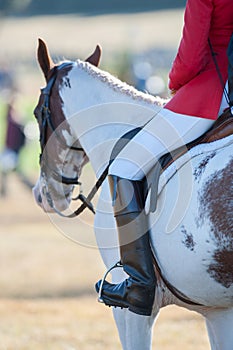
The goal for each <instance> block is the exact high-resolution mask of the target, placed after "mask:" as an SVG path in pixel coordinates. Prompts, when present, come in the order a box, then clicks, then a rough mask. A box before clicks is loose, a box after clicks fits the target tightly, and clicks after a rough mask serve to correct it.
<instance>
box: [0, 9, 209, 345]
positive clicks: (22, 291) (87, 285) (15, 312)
mask: <svg viewBox="0 0 233 350" xmlns="http://www.w3.org/2000/svg"><path fill="white" fill-rule="evenodd" d="M181 25H182V11H180V10H179V11H178V10H176V11H161V12H156V13H147V14H134V15H130V14H129V15H123V16H116V15H110V16H99V17H78V16H59V17H38V18H36V17H35V18H27V19H24V18H18V19H17V18H10V19H7V20H3V21H2V22H1V27H0V45H1V62H5V63H6V62H7V63H8V64H13V66H12V69H14V70H15V72H16V76H17V82H18V84H19V88H20V106H21V108H22V110H21V111H20V112H21V113H22V114H24V113H26V117H27V118H32V116H30V114H31V115H32V110H33V106H34V105H35V103H36V99H37V97H38V92H39V87H40V86H41V85H43V84H44V81H43V77H42V75H41V73H40V72H39V70H38V67H37V65H36V58H35V57H36V45H37V38H38V37H40V36H41V37H43V38H44V39H45V40H47V42H48V44H49V46H50V48H51V52H52V53H53V56H55V57H58V58H62V55H64V56H66V57H80V58H85V57H86V56H87V55H88V54H89V53H90V52H91V51H92V49H93V48H94V46H95V44H96V43H97V42H99V43H100V44H101V45H102V47H103V63H104V64H105V65H107V64H106V61H108V59H109V60H110V59H112V58H113V56H114V55H116V54H117V53H118V52H120V51H122V50H123V51H124V50H125V51H127V50H128V51H130V52H133V51H135V52H139V51H141V50H146V49H148V48H151V47H155V46H156V47H161V46H162V47H168V48H169V47H173V48H175V47H176V46H177V44H178V40H179V37H180V30H181ZM109 34H110V35H109ZM27 64H28V65H27ZM29 147H31V148H30V152H29V153H30V156H29V159H26V162H29V163H30V162H33V164H35V163H37V159H38V145H35V144H33V145H30V146H29ZM24 157H25V158H27V155H26V154H25V155H24ZM31 164H32V163H31ZM34 172H35V169H34V170H33V177H34V175H35V173H34ZM8 185H9V194H8V197H7V198H6V199H0V208H1V210H0V268H1V273H0V350H91V349H95V350H100V349H101V350H102V349H104V348H106V349H111V350H117V349H121V346H120V342H119V340H118V335H117V330H116V327H115V324H114V321H113V317H112V314H111V310H110V309H109V308H105V307H104V306H103V305H100V304H98V303H97V301H96V294H95V292H94V287H93V286H94V284H95V282H96V281H97V280H98V279H99V278H101V276H102V275H103V272H104V266H103V263H102V261H101V259H100V256H99V253H98V251H97V249H95V248H94V247H87V245H86V246H85V244H84V245H82V244H76V243H74V242H72V241H71V240H69V239H67V238H65V237H64V236H63V235H62V234H61V231H60V230H59V229H58V227H57V225H56V222H57V221H56V220H55V219H54V220H51V218H49V217H48V216H47V215H46V214H44V213H43V212H42V211H41V210H40V209H39V208H38V207H37V206H36V204H35V203H34V200H33V197H32V194H31V192H30V191H28V189H26V188H25V187H23V185H22V184H21V183H20V182H19V180H18V178H17V177H16V175H15V174H12V175H11V176H10V178H9V182H8ZM89 220H90V218H89V217H87V218H86V223H89ZM70 225H71V224H70ZM71 226H72V225H71ZM73 229H74V230H77V232H78V234H80V235H81V237H82V239H83V237H88V238H87V240H88V242H92V243H93V242H94V235H93V230H92V225H91V221H90V224H87V225H80V226H78V225H77V227H76V226H75V227H74V228H73ZM92 245H93V244H92ZM153 348H154V349H157V350H177V349H185V350H194V349H195V350H196V349H198V350H208V349H209V345H208V341H207V334H206V330H205V325H204V322H203V320H202V319H201V318H200V317H199V316H198V315H196V314H194V313H191V312H188V311H186V310H184V309H178V308H177V307H175V306H171V307H168V308H165V309H164V310H162V311H161V315H160V317H159V320H158V323H157V325H156V327H155V331H154V340H153ZM142 350H143V349H142Z"/></svg>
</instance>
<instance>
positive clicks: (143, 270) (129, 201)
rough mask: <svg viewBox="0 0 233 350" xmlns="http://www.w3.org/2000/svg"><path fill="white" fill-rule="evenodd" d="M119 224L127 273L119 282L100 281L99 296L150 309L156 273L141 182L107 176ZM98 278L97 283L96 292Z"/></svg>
mask: <svg viewBox="0 0 233 350" xmlns="http://www.w3.org/2000/svg"><path fill="white" fill-rule="evenodd" d="M109 184H110V189H111V192H112V195H113V197H114V196H115V195H117V197H116V202H115V205H114V215H115V218H116V222H117V227H118V235H119V244H120V255H121V263H122V265H123V269H124V271H125V272H126V273H127V274H128V275H129V278H127V279H126V280H125V281H123V282H122V283H119V284H111V283H108V282H106V281H104V283H103V288H102V292H101V300H102V301H103V302H104V303H105V304H106V305H109V306H119V307H123V308H129V310H130V311H132V312H135V313H136V314H139V315H146V316H150V315H151V312H152V307H153V302H154V295H155V285H156V277H155V272H154V267H153V260H152V252H151V248H150V242H149V229H148V219H147V216H146V214H145V211H144V195H143V182H142V181H131V180H127V179H122V178H119V177H116V176H109ZM100 285H101V281H99V282H98V283H97V284H96V290H97V292H99V288H100Z"/></svg>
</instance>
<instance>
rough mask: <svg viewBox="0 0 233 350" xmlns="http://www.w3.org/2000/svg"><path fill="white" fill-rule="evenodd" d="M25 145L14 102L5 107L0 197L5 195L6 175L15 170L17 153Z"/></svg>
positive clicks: (0, 166) (0, 164) (0, 163)
mask: <svg viewBox="0 0 233 350" xmlns="http://www.w3.org/2000/svg"><path fill="white" fill-rule="evenodd" d="M24 144H25V134H24V131H23V125H22V124H21V123H20V122H19V121H18V116H17V113H16V110H15V108H14V100H12V101H11V102H10V103H9V104H8V106H7V114H6V136H5V142H4V148H3V151H2V153H1V154H0V171H1V188H0V192H1V195H2V196H4V195H6V175H7V173H9V172H11V171H13V170H16V169H17V166H18V161H19V152H20V150H21V149H22V147H23V146H24Z"/></svg>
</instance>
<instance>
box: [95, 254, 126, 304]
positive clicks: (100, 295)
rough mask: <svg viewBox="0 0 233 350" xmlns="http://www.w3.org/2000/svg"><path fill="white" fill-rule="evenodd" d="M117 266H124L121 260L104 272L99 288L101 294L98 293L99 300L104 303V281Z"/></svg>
mask: <svg viewBox="0 0 233 350" xmlns="http://www.w3.org/2000/svg"><path fill="white" fill-rule="evenodd" d="M117 267H123V265H122V263H121V262H120V261H118V262H117V263H116V264H114V265H113V266H112V267H110V268H109V269H108V270H107V271H106V272H105V274H104V277H103V279H102V280H101V284H100V289H99V294H98V302H99V303H104V300H103V299H102V290H103V285H104V282H105V280H106V278H107V275H108V274H109V272H111V271H112V270H113V269H116V268H117Z"/></svg>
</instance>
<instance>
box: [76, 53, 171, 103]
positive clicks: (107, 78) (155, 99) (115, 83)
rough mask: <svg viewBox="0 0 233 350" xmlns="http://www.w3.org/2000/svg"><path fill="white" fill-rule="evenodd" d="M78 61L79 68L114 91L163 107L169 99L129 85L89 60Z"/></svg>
mask: <svg viewBox="0 0 233 350" xmlns="http://www.w3.org/2000/svg"><path fill="white" fill-rule="evenodd" d="M76 63H77V66H78V68H80V69H82V70H83V71H85V72H86V73H87V74H89V75H91V76H92V77H94V78H96V79H98V80H100V81H102V82H103V83H105V84H107V85H108V86H109V87H110V88H111V89H113V90H114V91H116V92H122V93H123V94H125V95H128V96H129V97H131V98H132V99H134V100H138V101H142V102H145V103H148V104H150V105H156V106H161V107H162V106H164V105H165V103H166V102H167V100H165V99H162V98H161V97H159V96H152V95H149V94H147V93H144V92H141V91H139V90H137V89H136V88H134V87H133V86H131V85H128V84H127V83H125V82H122V81H121V80H120V79H118V78H116V77H114V76H113V75H111V74H110V73H108V72H106V71H103V70H101V69H99V68H98V67H95V66H93V65H92V64H90V63H89V62H85V61H82V60H79V59H78V60H77V61H76Z"/></svg>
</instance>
